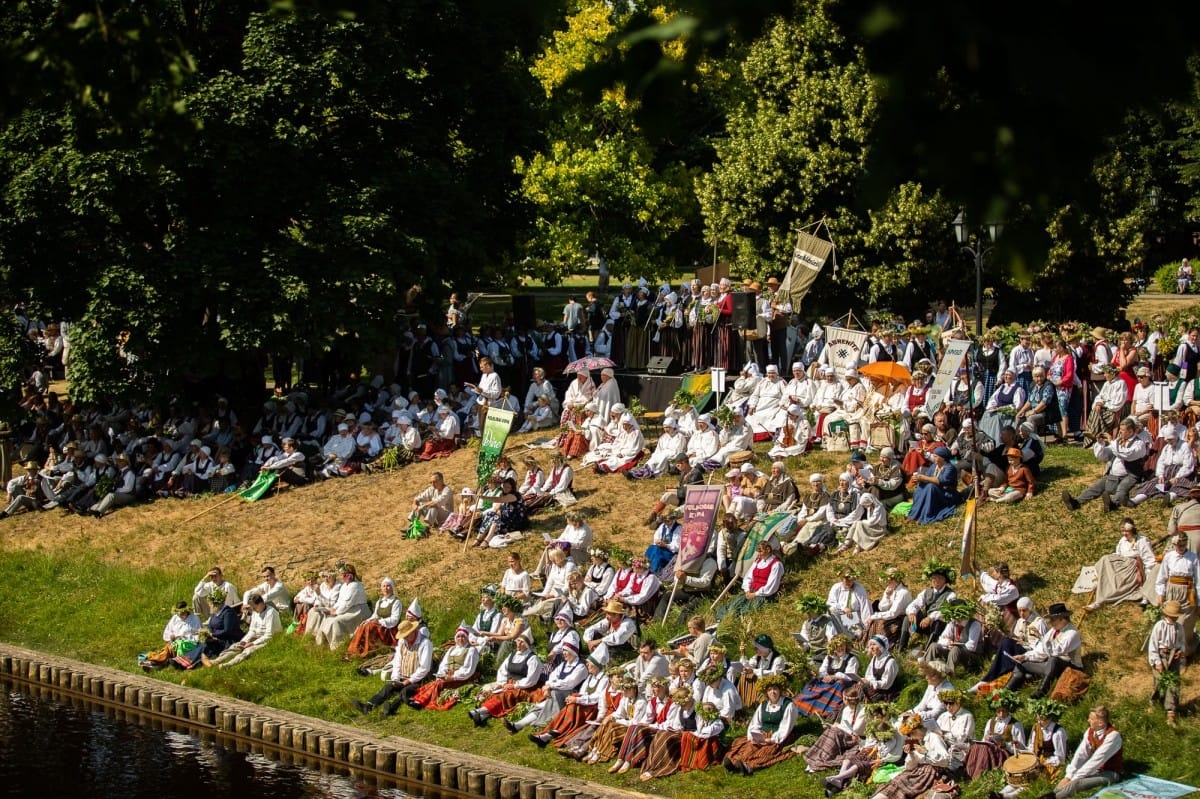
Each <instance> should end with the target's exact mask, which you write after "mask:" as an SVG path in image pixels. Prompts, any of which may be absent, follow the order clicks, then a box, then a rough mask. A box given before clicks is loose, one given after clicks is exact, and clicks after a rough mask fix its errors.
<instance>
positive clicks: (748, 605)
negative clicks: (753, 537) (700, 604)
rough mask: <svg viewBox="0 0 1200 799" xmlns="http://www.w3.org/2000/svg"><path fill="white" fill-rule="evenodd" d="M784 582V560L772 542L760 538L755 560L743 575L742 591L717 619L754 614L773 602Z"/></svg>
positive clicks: (720, 612)
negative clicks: (780, 557)
mask: <svg viewBox="0 0 1200 799" xmlns="http://www.w3.org/2000/svg"><path fill="white" fill-rule="evenodd" d="M782 584H783V561H782V560H780V559H779V556H778V555H776V554H775V551H774V550H773V549H772V548H771V542H770V541H760V542H758V544H757V545H756V546H755V548H754V561H753V563H751V564H750V566H749V568H747V569H746V573H745V575H744V576H743V577H742V593H741V595H740V596H735V597H733V598H732V599H730V600H729V601H728V602H726V603H725V604H724V605H722V606H721V607H720V609H719V610H718V611H717V621H720V620H721V619H724V618H725V617H726V616H732V617H733V618H737V617H739V616H742V615H745V614H747V613H752V612H754V611H756V610H758V609H759V608H761V607H763V605H765V604H766V603H767V602H771V601H773V600H774V599H775V598H776V596H777V595H778V593H779V589H780V587H781V586H782Z"/></svg>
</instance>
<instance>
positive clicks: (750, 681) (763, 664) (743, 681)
mask: <svg viewBox="0 0 1200 799" xmlns="http://www.w3.org/2000/svg"><path fill="white" fill-rule="evenodd" d="M786 670H787V660H785V659H784V657H783V655H781V654H779V653H778V652H777V651H775V641H774V640H773V639H772V638H771V636H769V635H767V634H766V633H759V634H758V635H757V636H755V638H754V655H753V656H752V657H744V658H742V659H741V660H739V661H738V662H737V663H735V664H733V666H732V668H731V671H734V672H736V674H737V681H736V682H737V687H738V696H740V697H741V699H742V706H743V707H752V706H754V705H756V704H758V702H759V701H760V700H761V699H762V678H763V677H766V676H767V675H768V674H783V673H784V672H785V671H786Z"/></svg>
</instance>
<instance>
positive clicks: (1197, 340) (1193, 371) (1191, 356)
mask: <svg viewBox="0 0 1200 799" xmlns="http://www.w3.org/2000/svg"><path fill="white" fill-rule="evenodd" d="M1171 363H1173V364H1174V365H1175V366H1178V367H1179V373H1180V376H1181V377H1182V378H1183V379H1184V380H1186V381H1188V382H1191V381H1193V380H1195V379H1196V378H1197V377H1200V328H1195V327H1193V328H1189V329H1188V332H1187V335H1186V336H1185V337H1184V339H1183V340H1182V341H1180V342H1179V346H1178V347H1177V348H1176V350H1175V356H1174V357H1173V358H1172V359H1171Z"/></svg>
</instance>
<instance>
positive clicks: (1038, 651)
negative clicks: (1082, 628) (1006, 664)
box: [1007, 602, 1083, 699]
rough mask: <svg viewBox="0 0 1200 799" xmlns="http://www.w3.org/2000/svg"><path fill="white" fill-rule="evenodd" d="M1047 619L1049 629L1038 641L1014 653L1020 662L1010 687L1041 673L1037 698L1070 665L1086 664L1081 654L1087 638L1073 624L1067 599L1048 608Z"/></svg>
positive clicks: (1014, 657)
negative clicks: (1065, 603) (1084, 640)
mask: <svg viewBox="0 0 1200 799" xmlns="http://www.w3.org/2000/svg"><path fill="white" fill-rule="evenodd" d="M1046 620H1047V622H1048V624H1049V629H1048V630H1047V632H1046V634H1045V635H1043V636H1042V637H1041V638H1040V639H1039V640H1038V642H1037V644H1035V645H1034V646H1033V648H1031V649H1030V650H1029V651H1028V652H1026V653H1024V654H1022V655H1014V656H1013V658H1012V659H1013V660H1014V661H1016V665H1015V666H1014V667H1013V671H1012V677H1010V678H1009V680H1008V686H1007V687H1008V688H1009V689H1010V690H1012V691H1017V690H1020V688H1021V686H1022V685H1024V684H1025V680H1026V679H1027V678H1028V677H1029V676H1030V675H1033V676H1035V677H1041V678H1042V680H1041V685H1040V686H1039V687H1038V689H1037V690H1036V691H1034V693H1033V697H1034V698H1035V699H1041V698H1042V697H1044V696H1046V695H1047V694H1049V693H1050V689H1051V688H1052V687H1053V686H1054V682H1055V681H1056V680H1057V679H1058V677H1059V675H1060V674H1062V673H1063V672H1064V671H1066V670H1067V667H1068V666H1072V667H1074V668H1076V669H1082V668H1083V659H1082V658H1081V657H1080V654H1079V650H1080V647H1081V645H1082V644H1083V640H1082V639H1081V638H1080V636H1079V630H1078V629H1076V628H1075V626H1074V625H1073V624H1071V611H1069V610H1067V606H1066V605H1064V604H1063V603H1061V602H1056V603H1054V604H1053V605H1051V606H1050V609H1049V610H1048V611H1047V613H1046Z"/></svg>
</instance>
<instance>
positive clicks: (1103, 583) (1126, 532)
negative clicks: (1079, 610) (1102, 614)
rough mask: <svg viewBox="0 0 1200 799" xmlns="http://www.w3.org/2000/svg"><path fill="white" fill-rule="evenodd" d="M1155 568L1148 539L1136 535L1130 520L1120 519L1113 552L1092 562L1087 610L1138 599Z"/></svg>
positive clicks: (1134, 527)
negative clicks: (1092, 583) (1093, 583)
mask: <svg viewBox="0 0 1200 799" xmlns="http://www.w3.org/2000/svg"><path fill="white" fill-rule="evenodd" d="M1155 564H1156V560H1155V555H1154V547H1152V546H1151V545H1150V539H1148V538H1146V536H1144V535H1142V534H1141V533H1139V532H1138V531H1137V526H1136V525H1135V524H1134V523H1133V519H1130V518H1129V517H1125V518H1124V519H1122V520H1121V538H1120V539H1119V540H1118V541H1117V547H1116V549H1115V550H1114V551H1113V552H1110V553H1108V554H1107V555H1105V556H1104V557H1102V558H1100V560H1098V561H1096V565H1095V569H1096V587H1095V588H1094V589H1093V591H1092V601H1091V603H1090V604H1088V606H1087V610H1089V611H1093V610H1098V609H1099V608H1101V607H1102V606H1104V605H1113V604H1116V603H1117V602H1128V601H1137V600H1139V599H1141V595H1142V586H1143V585H1144V584H1145V582H1146V576H1147V575H1148V574H1150V571H1151V570H1152V569H1153V568H1154V566H1155Z"/></svg>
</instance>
